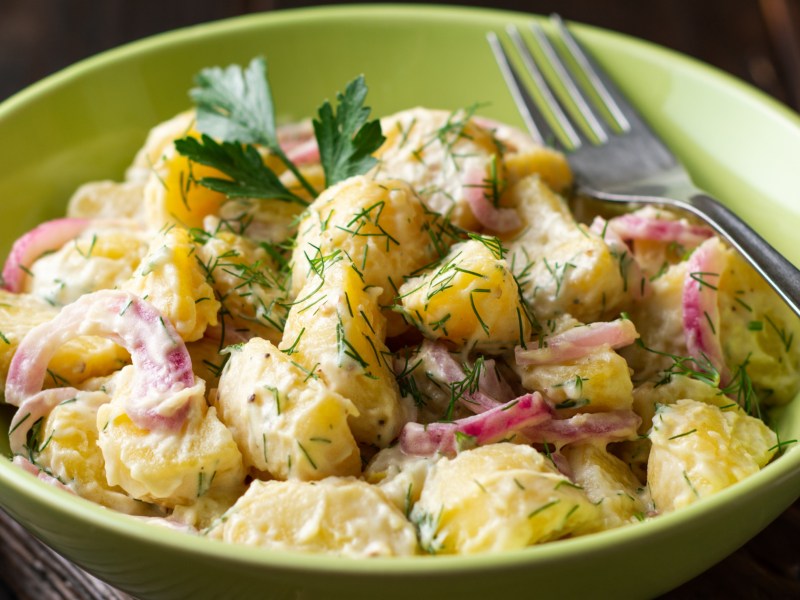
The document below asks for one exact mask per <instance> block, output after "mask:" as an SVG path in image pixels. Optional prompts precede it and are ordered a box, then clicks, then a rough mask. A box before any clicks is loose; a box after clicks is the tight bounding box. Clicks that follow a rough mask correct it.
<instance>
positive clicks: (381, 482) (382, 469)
mask: <svg viewBox="0 0 800 600" xmlns="http://www.w3.org/2000/svg"><path fill="white" fill-rule="evenodd" d="M436 460H437V459H436V458H428V457H422V456H408V455H406V454H404V453H403V451H402V449H401V448H400V446H399V445H395V446H390V447H389V448H384V449H383V450H381V451H380V452H378V453H377V454H376V455H375V456H373V457H372V459H371V460H370V461H369V464H367V466H366V467H365V469H364V473H363V478H364V480H365V481H367V482H368V483H371V484H372V485H375V486H377V487H379V488H380V489H381V491H382V492H383V493H384V494H385V495H386V497H387V498H388V499H389V500H391V502H392V504H394V505H395V506H396V507H397V508H399V509H400V510H401V511H403V514H406V515H407V514H409V512H410V511H411V507H412V506H413V505H414V503H416V501H417V500H419V496H420V494H421V493H422V488H423V487H425V480H426V479H427V477H428V474H429V473H430V471H431V467H433V465H434V464H435V463H436Z"/></svg>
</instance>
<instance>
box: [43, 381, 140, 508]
mask: <svg viewBox="0 0 800 600" xmlns="http://www.w3.org/2000/svg"><path fill="white" fill-rule="evenodd" d="M109 401H110V398H109V397H108V396H107V395H106V394H104V393H103V392H81V393H78V394H77V395H76V397H75V398H72V399H70V400H67V401H65V402H62V403H61V404H59V405H58V406H56V407H55V408H54V409H53V411H52V412H51V413H50V414H49V415H48V416H47V418H46V419H45V420H44V423H43V425H42V428H41V431H40V432H39V435H38V438H37V439H36V440H35V448H34V450H33V452H32V454H34V455H35V460H36V462H35V464H36V465H37V466H38V467H40V468H42V469H44V470H45V472H46V473H48V474H49V475H52V476H53V477H56V478H57V479H58V480H59V481H61V482H62V483H63V484H64V485H66V486H68V487H69V488H71V489H72V490H74V491H75V493H76V494H78V495H79V496H81V497H83V498H86V499H87V500H91V501H93V502H97V503H98V504H102V505H103V506H107V507H109V508H113V509H114V510H118V511H120V512H124V513H128V514H134V515H144V514H148V512H149V511H148V506H147V505H146V504H144V503H142V502H138V501H136V500H134V499H133V498H130V497H129V496H128V495H127V494H125V493H124V492H123V490H122V488H119V487H116V486H111V485H109V484H108V482H107V481H106V473H105V461H104V460H103V454H102V452H101V451H100V447H99V446H98V445H97V437H98V431H97V411H98V409H99V408H100V407H101V406H102V405H104V404H106V403H108V402H109Z"/></svg>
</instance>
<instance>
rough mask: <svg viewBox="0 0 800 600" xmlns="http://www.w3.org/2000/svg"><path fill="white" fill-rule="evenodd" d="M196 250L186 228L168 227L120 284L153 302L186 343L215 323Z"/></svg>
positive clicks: (215, 302)
mask: <svg viewBox="0 0 800 600" xmlns="http://www.w3.org/2000/svg"><path fill="white" fill-rule="evenodd" d="M196 252H197V245H196V244H195V243H194V242H193V241H192V239H191V238H190V237H189V232H188V231H187V230H186V229H183V228H182V227H178V226H175V227H170V228H168V229H167V230H165V231H163V232H162V233H161V234H159V235H157V236H156V237H154V238H153V239H152V241H151V242H150V248H149V250H148V252H147V255H146V256H145V257H144V258H143V259H142V262H141V264H140V265H139V268H138V269H137V270H136V272H135V273H134V274H133V276H132V277H131V279H129V280H128V281H127V282H126V283H125V284H124V285H123V286H122V289H124V290H126V291H129V292H133V293H134V294H137V295H138V296H140V297H141V298H144V299H146V300H147V301H148V302H150V303H151V304H153V305H154V306H155V307H156V308H157V309H158V310H159V311H161V314H162V315H163V316H164V318H166V319H169V321H170V322H171V323H172V324H173V326H174V327H175V329H176V330H177V332H178V334H180V336H181V338H182V339H183V340H184V341H186V342H191V341H193V340H198V339H200V338H201V337H203V333H204V332H205V330H206V328H207V327H208V326H209V325H216V324H217V312H218V311H219V307H220V304H219V301H218V300H217V299H216V298H215V297H214V290H213V289H212V288H211V286H210V285H209V284H208V281H207V278H206V277H207V276H206V273H205V271H204V270H203V268H202V267H201V266H200V264H199V262H198V260H197V258H196V256H195V253H196Z"/></svg>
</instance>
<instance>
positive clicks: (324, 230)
mask: <svg viewBox="0 0 800 600" xmlns="http://www.w3.org/2000/svg"><path fill="white" fill-rule="evenodd" d="M436 220H437V215H435V214H434V213H432V212H431V211H430V210H428V209H427V208H426V207H425V205H424V204H422V201H421V200H420V199H419V197H418V196H417V194H416V193H415V192H414V190H412V189H411V187H410V186H409V185H408V184H407V183H405V182H403V181H397V180H385V181H383V180H382V181H372V180H370V179H367V178H365V177H352V178H350V179H348V180H346V181H343V182H341V183H339V184H338V185H335V186H333V187H332V188H330V189H328V190H326V191H325V192H324V193H323V194H322V195H320V197H319V198H317V200H316V201H315V202H314V203H313V204H311V206H309V207H308V210H307V211H306V213H305V215H304V217H303V219H302V221H301V222H300V225H299V226H298V235H297V243H296V246H295V250H294V253H293V257H292V262H293V264H294V268H293V270H292V291H293V294H294V295H298V294H299V293H300V290H301V289H302V287H303V286H304V285H305V283H306V281H307V279H308V277H309V276H310V275H313V273H314V265H315V263H316V262H318V261H319V259H320V257H324V256H328V255H330V254H332V253H334V252H337V251H338V252H340V253H343V254H345V255H347V256H348V257H350V259H351V260H352V261H353V264H354V265H355V266H356V268H357V269H358V270H359V272H360V273H361V274H362V276H363V279H364V283H365V284H366V285H369V286H375V287H378V288H381V290H380V295H379V296H378V303H379V304H380V306H381V307H387V306H390V305H392V304H393V303H394V298H395V296H396V295H397V289H398V287H399V286H400V285H401V284H402V283H403V280H404V278H405V277H406V276H407V275H410V274H411V273H413V272H414V271H417V270H418V269H420V268H422V267H424V266H426V265H428V264H430V263H432V262H434V261H435V260H437V259H438V258H439V250H441V249H442V248H446V244H447V239H442V238H441V236H442V234H441V233H440V232H438V231H437V230H436V227H437V223H436ZM386 316H387V318H389V319H390V321H393V322H394V321H396V323H394V324H395V325H396V326H395V327H394V329H395V331H394V332H393V333H398V332H399V331H402V329H403V328H404V327H402V325H403V324H402V321H401V320H400V319H399V317H397V315H394V314H393V313H391V311H386Z"/></svg>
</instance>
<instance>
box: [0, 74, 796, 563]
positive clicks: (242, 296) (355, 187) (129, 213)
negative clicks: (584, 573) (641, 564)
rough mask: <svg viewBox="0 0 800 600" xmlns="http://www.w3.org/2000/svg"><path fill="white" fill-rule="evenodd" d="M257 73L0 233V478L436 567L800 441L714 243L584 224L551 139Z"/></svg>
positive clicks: (762, 303) (760, 312) (764, 325)
mask: <svg viewBox="0 0 800 600" xmlns="http://www.w3.org/2000/svg"><path fill="white" fill-rule="evenodd" d="M266 73H267V71H266V63H265V61H263V60H262V59H255V60H253V61H252V62H251V63H250V64H249V65H247V66H244V67H240V66H236V65H234V66H230V67H227V68H209V69H205V70H203V71H202V72H201V73H200V74H199V75H198V76H197V78H196V87H195V88H194V89H192V90H191V92H190V96H191V98H192V100H193V102H194V105H193V106H192V107H191V108H189V109H188V110H187V111H186V112H183V113H181V114H178V115H176V116H174V117H173V118H171V119H169V120H167V121H166V122H164V123H161V124H158V125H156V126H155V127H154V128H153V129H152V130H151V131H150V133H149V135H148V136H147V138H146V140H145V141H144V143H143V146H142V147H141V149H140V150H139V151H138V153H136V155H135V156H134V157H132V160H131V163H130V166H129V168H128V169H127V171H126V172H125V176H124V179H123V180H122V181H96V182H90V183H86V184H85V185H83V186H82V187H80V188H79V189H78V190H77V191H75V193H74V195H73V196H72V197H71V199H69V202H68V205H67V209H66V215H65V216H63V217H61V218H56V219H54V220H51V221H47V222H44V223H41V224H40V225H38V226H37V227H36V228H34V229H33V230H32V231H29V232H28V233H25V234H24V235H22V236H21V237H20V238H19V239H18V240H17V241H16V242H15V243H14V244H13V247H12V249H11V251H10V253H9V256H8V258H7V260H6V262H5V266H4V268H3V272H2V276H3V289H2V290H0V378H2V385H3V388H4V401H5V403H6V404H8V405H10V406H12V407H14V408H15V413H14V417H13V419H12V421H11V424H10V428H9V432H8V436H9V442H10V448H11V453H12V456H11V457H9V458H10V459H11V460H13V462H14V463H15V464H17V465H19V466H20V467H21V468H23V469H25V470H27V471H28V472H29V473H31V474H33V475H35V476H37V477H39V478H40V479H42V480H44V481H46V482H48V483H49V484H52V485H53V486H54V487H57V488H60V489H61V490H64V491H66V492H69V493H72V494H76V495H78V496H80V497H82V498H85V499H87V500H89V501H92V502H95V503H98V504H100V505H102V506H104V507H107V508H109V509H113V510H115V511H119V512H122V513H126V514H128V515H131V516H132V517H134V518H137V519H141V520H143V521H146V522H149V523H153V524H157V525H163V526H168V527H172V528H175V529H178V530H181V531H184V532H186V533H187V534H192V535H198V536H206V537H208V538H212V539H216V540H221V541H223V542H228V543H233V544H248V545H251V546H259V547H264V548H269V549H274V550H276V551H295V552H314V553H327V554H334V555H339V556H345V557H376V556H383V557H385V556H410V555H422V556H428V555H449V554H473V553H481V552H498V551H504V550H511V549H519V548H524V547H527V546H531V545H534V544H540V543H545V542H551V541H554V540H560V539H563V538H569V537H575V536H581V535H586V534H591V533H594V532H598V531H603V530H608V529H612V528H617V527H622V526H626V525H629V524H633V523H636V522H638V521H643V520H647V519H652V518H658V516H659V515H662V514H665V513H669V512H671V511H674V510H677V509H680V508H682V507H685V506H687V505H690V504H693V503H695V502H698V501H702V500H703V499H704V498H706V497H708V496H710V495H712V494H715V493H716V492H719V491H720V490H722V489H724V488H726V487H728V486H731V485H735V484H736V483H737V482H738V481H741V480H742V479H744V478H746V477H748V476H749V475H751V474H753V473H755V472H757V471H758V470H759V469H761V468H763V467H764V466H765V465H767V464H768V463H769V462H770V461H771V460H773V459H775V458H776V457H778V456H779V455H780V453H781V452H783V451H784V450H785V449H786V448H787V447H788V446H789V445H790V444H791V443H793V441H790V440H781V439H779V437H778V436H777V435H776V433H775V432H774V431H773V430H771V429H770V427H769V418H768V415H769V409H770V408H771V407H773V406H776V405H781V404H785V403H788V402H790V401H792V400H793V399H794V397H795V395H796V394H797V393H798V390H799V389H800V352H799V351H798V344H797V343H795V342H796V341H797V339H798V338H800V323H799V322H798V319H797V318H796V317H795V316H794V314H793V313H792V312H791V310H789V309H788V308H787V307H786V306H784V304H783V303H782V302H781V300H780V299H779V298H778V297H777V296H776V295H775V294H774V293H773V291H772V290H771V288H770V287H769V286H768V285H766V284H765V282H764V281H763V280H762V279H761V278H760V277H759V276H758V275H757V274H756V273H755V272H754V271H753V270H752V269H751V268H750V267H749V266H748V264H747V263H746V262H745V261H744V260H743V259H742V258H741V257H740V256H739V255H738V254H737V253H736V252H735V251H734V250H732V249H731V248H729V247H728V246H727V245H726V244H725V243H724V242H723V241H721V240H720V239H719V238H718V237H717V236H716V235H715V234H714V232H713V231H712V230H711V229H710V228H708V227H707V226H705V225H703V224H699V223H696V222H694V221H692V220H690V219H688V218H687V217H686V216H685V215H682V214H678V213H675V212H670V211H668V210H664V209H659V208H652V207H650V208H640V209H637V210H632V211H630V212H627V213H624V214H620V213H617V214H605V215H597V214H592V215H589V216H588V217H587V216H586V215H583V214H582V215H581V218H580V219H579V218H578V216H576V213H574V212H573V211H572V210H571V208H570V207H571V200H572V196H573V182H572V174H571V172H570V168H569V164H568V163H567V160H566V158H565V157H564V156H563V155H562V154H560V153H559V152H557V151H555V150H553V149H550V148H547V147H543V146H541V145H538V144H536V143H534V142H533V141H532V140H531V139H530V137H529V136H527V135H526V134H524V133H523V132H521V131H519V130H517V129H515V128H514V127H511V126H508V125H505V124H503V123H499V122H496V121H494V120H491V119H489V118H486V117H484V116H482V115H481V107H480V106H477V105H476V106H465V107H464V108H461V109H458V110H441V109H435V108H427V107H415V108H409V109H408V110H403V111H401V112H398V113H396V114H391V115H388V116H382V117H381V118H374V119H371V116H370V112H371V111H370V109H369V108H368V107H367V106H366V105H365V100H366V94H367V87H366V83H365V80H364V78H363V77H358V78H356V79H354V80H353V81H351V82H350V83H349V84H347V85H346V87H345V88H344V91H342V92H339V93H338V94H337V95H336V97H335V100H334V102H333V103H331V102H329V101H325V102H324V103H323V104H322V105H321V107H320V108H319V112H318V114H317V115H315V116H314V117H312V118H309V119H307V120H302V121H298V122H294V123H278V122H277V121H276V117H275V111H274V109H273V104H272V95H271V90H270V87H269V81H268V78H267V75H266ZM54 493H56V492H54ZM58 493H61V492H58Z"/></svg>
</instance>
